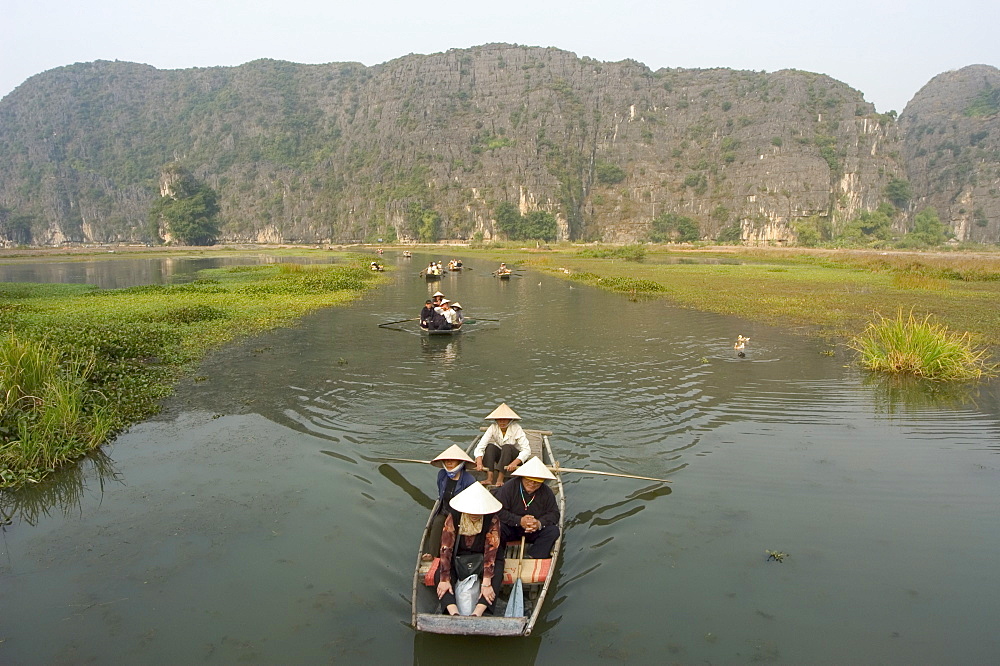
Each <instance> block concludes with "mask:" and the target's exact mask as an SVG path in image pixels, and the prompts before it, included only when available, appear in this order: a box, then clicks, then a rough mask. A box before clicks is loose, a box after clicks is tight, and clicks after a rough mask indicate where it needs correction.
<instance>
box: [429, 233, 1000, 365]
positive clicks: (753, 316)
mask: <svg viewBox="0 0 1000 666" xmlns="http://www.w3.org/2000/svg"><path fill="white" fill-rule="evenodd" d="M448 252H449V253H452V252H454V251H453V250H451V249H449V250H448ZM461 254H462V255H463V256H480V257H488V258H490V259H495V260H497V261H506V262H507V263H508V264H517V265H519V266H521V267H530V268H535V269H538V270H541V271H545V272H547V273H550V274H551V275H553V276H557V277H560V278H563V279H570V280H575V281H579V282H583V283H585V284H590V285H593V286H596V287H600V288H602V289H607V290H609V291H617V292H621V293H625V294H628V295H629V296H630V297H634V298H638V297H661V298H667V299H669V300H671V301H673V302H674V303H677V304H678V305H681V306H684V307H691V308H695V309H698V310H704V311H706V312H718V313H720V314H727V315H734V316H738V317H742V318H745V319H748V320H751V321H759V322H763V323H767V324H771V325H779V326H798V327H803V328H807V329H812V330H814V331H816V332H818V333H820V334H822V335H825V336H828V337H831V338H840V339H842V340H850V339H851V338H853V337H854V336H857V335H859V334H860V333H861V332H862V331H864V330H865V329H866V328H867V326H868V324H869V323H870V322H872V321H873V318H874V320H876V321H877V320H878V318H879V317H880V316H882V315H886V316H888V315H891V314H892V313H896V312H897V311H899V310H900V309H902V310H903V311H907V312H912V313H914V316H916V317H918V318H923V317H926V316H928V315H933V317H934V320H935V321H936V322H938V323H939V324H940V325H942V326H946V327H947V329H948V330H951V331H962V332H967V333H968V340H969V342H970V343H971V344H972V345H973V346H974V347H975V346H984V347H988V348H989V349H990V350H991V353H993V354H995V355H998V356H1000V342H998V341H1000V316H998V315H997V312H998V311H1000V307H998V306H1000V254H997V253H977V254H969V253H958V252H955V253H935V254H929V253H922V252H866V251H856V250H836V251H831V250H808V249H760V248H718V247H713V248H707V247H706V248H690V249H674V248H669V249H668V248H663V247H657V246H624V247H613V246H586V247H583V248H581V247H578V246H569V245H566V246H555V247H554V248H553V249H545V250H541V249H538V250H531V249H525V248H522V249H516V248H513V247H510V246H508V247H484V248H482V249H470V250H466V249H465V248H463V249H462V251H461Z"/></svg>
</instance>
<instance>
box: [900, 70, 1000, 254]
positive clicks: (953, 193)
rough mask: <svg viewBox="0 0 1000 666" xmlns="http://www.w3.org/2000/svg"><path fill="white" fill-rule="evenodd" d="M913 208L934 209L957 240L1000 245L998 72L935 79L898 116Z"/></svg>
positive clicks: (959, 72)
mask: <svg viewBox="0 0 1000 666" xmlns="http://www.w3.org/2000/svg"><path fill="white" fill-rule="evenodd" d="M899 126H900V129H901V130H902V132H903V136H904V146H905V151H904V155H905V160H906V171H907V174H908V178H909V181H910V184H911V186H912V189H913V191H914V194H915V197H914V208H924V207H927V206H932V207H933V208H934V209H935V210H937V212H938V216H939V217H940V218H941V220H942V221H943V222H945V224H946V225H947V226H948V227H949V228H950V229H951V230H952V232H953V233H954V234H955V236H956V237H957V238H958V239H959V240H968V241H976V242H986V243H996V242H998V240H1000V70H998V69H997V68H996V67H991V66H989V65H972V66H969V67H964V68H962V69H959V70H957V71H952V72H945V73H943V74H939V75H937V76H935V77H934V78H933V79H931V80H930V82H929V83H927V85H925V86H924V87H923V88H921V89H920V91H919V92H918V93H917V94H916V95H915V96H914V97H913V99H912V100H910V102H909V103H908V104H907V105H906V108H905V109H904V110H903V113H902V114H900V116H899Z"/></svg>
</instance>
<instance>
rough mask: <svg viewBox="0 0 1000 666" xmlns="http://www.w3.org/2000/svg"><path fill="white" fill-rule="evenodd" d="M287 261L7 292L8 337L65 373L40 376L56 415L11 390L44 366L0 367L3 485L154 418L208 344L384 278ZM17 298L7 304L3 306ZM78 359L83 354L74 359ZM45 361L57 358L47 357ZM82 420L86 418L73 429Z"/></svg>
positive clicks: (352, 266) (34, 475) (289, 318)
mask: <svg viewBox="0 0 1000 666" xmlns="http://www.w3.org/2000/svg"><path fill="white" fill-rule="evenodd" d="M283 265H285V264H273V265H268V266H261V267H253V268H254V269H255V270H252V271H245V270H239V269H238V268H236V269H234V268H227V269H213V270H210V271H204V272H203V273H202V274H200V275H199V279H198V280H195V281H193V282H191V283H187V284H182V285H153V286H144V287H132V288H128V289H114V290H99V289H98V290H95V289H93V288H88V289H79V288H77V289H69V290H58V289H55V290H54V289H52V288H50V287H49V286H47V285H16V286H13V287H10V288H9V291H10V292H12V293H15V294H17V300H16V301H13V302H15V303H17V307H16V308H11V309H9V310H4V311H5V312H6V314H5V315H4V323H5V325H6V326H7V327H8V328H9V329H10V330H12V331H14V333H12V334H11V335H16V337H17V339H18V340H19V341H26V342H24V344H27V345H29V347H30V348H31V349H36V348H37V349H45V350H48V351H47V352H46V353H48V354H53V353H54V354H57V355H58V357H59V359H60V363H61V364H62V368H63V372H62V374H61V375H59V378H58V381H57V380H56V379H54V378H52V376H51V375H45V377H47V378H48V379H45V380H41V381H40V383H41V384H42V385H51V386H53V387H56V389H57V393H56V394H55V396H54V397H46V398H45V400H46V404H51V405H52V410H53V411H51V412H39V411H37V410H36V409H35V408H34V404H35V403H34V402H32V400H31V399H27V398H23V391H20V390H19V389H18V390H14V388H13V386H15V385H16V386H22V385H24V386H28V385H30V386H37V385H39V380H34V381H32V382H26V381H21V380H18V379H17V377H19V376H24V375H29V374H32V373H33V372H34V371H33V370H32V368H34V367H36V366H38V365H39V363H33V362H31V361H30V359H24V360H22V361H19V363H20V366H19V367H21V368H22V370H19V371H18V372H7V371H5V372H4V377H5V378H11V382H12V384H11V386H10V387H8V389H9V393H10V398H11V399H10V400H9V401H8V402H7V403H5V407H4V411H3V414H4V419H5V420H4V421H3V423H2V425H0V428H2V430H0V432H2V433H7V435H9V437H8V438H7V439H5V440H4V441H5V444H4V449H3V453H2V454H0V472H2V479H3V481H2V482H0V484H2V485H20V484H23V483H26V482H29V481H36V480H39V479H40V478H42V477H43V476H44V475H45V474H47V473H48V472H49V471H51V470H53V469H55V468H56V467H58V466H60V465H62V464H65V463H66V462H68V461H70V460H74V459H76V458H79V457H80V456H81V455H84V454H86V453H87V452H88V451H90V450H93V448H94V447H97V446H99V445H100V444H101V443H102V442H103V441H106V440H107V438H108V437H109V436H112V435H113V434H114V433H115V432H118V431H120V430H121V429H123V428H125V427H127V426H128V425H130V424H132V423H135V422H136V421H138V420H141V419H143V418H146V417H147V416H149V415H150V414H152V413H154V412H155V411H156V407H157V401H158V400H159V399H161V398H163V397H165V396H166V395H168V394H169V393H170V391H171V390H172V388H173V386H174V384H175V383H176V381H177V380H178V379H179V378H180V377H181V376H182V375H183V374H184V373H185V372H188V371H190V370H191V369H192V368H193V367H194V364H195V363H197V362H198V361H199V360H200V359H201V358H202V357H203V356H204V354H205V352H206V351H208V350H209V349H212V348H214V347H216V346H218V345H221V344H224V343H226V342H229V341H232V340H235V339H238V338H241V337H246V336H250V335H254V334H256V333H259V332H261V331H265V330H268V329H270V328H274V327H277V326H284V325H289V324H291V323H294V322H295V321H296V320H297V319H298V318H299V317H301V316H302V315H304V314H306V313H308V312H310V311H312V310H316V309H318V308H323V307H330V306H332V305H337V304H341V303H345V302H347V301H349V300H351V299H353V298H356V297H357V296H358V295H359V294H361V293H362V292H363V291H364V290H366V289H369V288H371V287H373V286H375V285H378V284H381V283H382V282H384V281H385V279H386V278H385V277H384V274H379V273H374V272H372V271H370V270H367V268H366V267H365V266H364V265H362V264H361V263H360V262H359V261H356V260H351V261H349V262H347V263H345V264H343V265H334V264H321V265H316V266H313V265H310V266H306V267H304V269H303V270H296V269H293V270H290V271H289V270H283V269H282V268H281V266H283ZM33 294H34V296H33ZM10 303H12V301H10V300H8V301H4V300H3V299H0V308H4V307H5V306H8V305H9V304H10ZM11 355H14V356H16V354H15V353H14V352H11ZM46 358H47V357H46ZM73 359H88V360H87V362H86V363H85V364H84V365H79V363H80V362H79V361H78V360H77V361H74V360H73ZM40 363H42V365H45V364H46V363H47V364H48V365H51V360H47V361H44V362H40ZM74 364H75V365H74ZM73 368H75V369H73ZM36 374H37V373H36ZM74 377H75V379H72V381H70V380H71V378H74ZM60 382H61V383H60ZM67 382H69V383H67ZM73 382H75V384H74V383H73ZM73 386H76V387H77V388H78V389H79V390H80V391H81V392H82V393H80V396H82V397H80V398H79V399H74V398H73V397H72V396H73V395H75V394H74V393H72V392H71V391H70V390H69V389H70V388H71V387H73ZM33 390H34V389H33ZM34 391H35V393H38V392H39V390H34ZM7 392H8V390H5V391H4V393H7ZM35 393H32V392H29V393H28V395H35ZM46 395H48V394H46ZM22 422H23V423H24V424H25V426H24V427H23V428H21V426H20V425H19V424H20V423H22ZM75 422H79V423H89V424H90V425H89V426H87V427H82V426H79V427H78V426H74V425H72V424H73V423H75ZM28 426H30V427H28ZM60 433H62V434H60ZM15 440H16V441H17V442H18V445H17V446H18V447H19V448H18V449H17V450H16V451H15V449H14V448H13V444H12V442H14V441H15Z"/></svg>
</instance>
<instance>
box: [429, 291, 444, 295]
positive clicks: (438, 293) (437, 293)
mask: <svg viewBox="0 0 1000 666" xmlns="http://www.w3.org/2000/svg"><path fill="white" fill-rule="evenodd" d="M432 295H433V296H444V294H442V293H441V292H440V291H435V292H434V293H433V294H432Z"/></svg>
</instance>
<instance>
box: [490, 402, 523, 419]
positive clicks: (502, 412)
mask: <svg viewBox="0 0 1000 666" xmlns="http://www.w3.org/2000/svg"><path fill="white" fill-rule="evenodd" d="M486 418H488V419H518V420H520V419H521V417H520V416H518V415H517V412H515V411H514V410H513V409H511V408H510V407H508V406H507V403H506V402H501V403H500V406H499V407H497V408H496V409H494V410H493V411H492V412H490V415H489V416H487V417H486Z"/></svg>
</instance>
